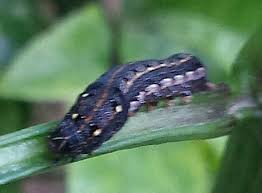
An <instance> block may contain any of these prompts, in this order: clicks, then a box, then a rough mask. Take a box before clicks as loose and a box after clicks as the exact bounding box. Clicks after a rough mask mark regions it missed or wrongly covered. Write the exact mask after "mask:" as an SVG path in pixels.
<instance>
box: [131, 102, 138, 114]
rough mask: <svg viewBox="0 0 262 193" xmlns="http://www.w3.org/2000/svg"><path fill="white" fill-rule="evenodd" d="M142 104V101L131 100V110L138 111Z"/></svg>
mask: <svg viewBox="0 0 262 193" xmlns="http://www.w3.org/2000/svg"><path fill="white" fill-rule="evenodd" d="M139 106H140V103H139V102H138V101H131V102H130V107H129V111H131V112H132V111H136V110H137V109H138V108H139Z"/></svg>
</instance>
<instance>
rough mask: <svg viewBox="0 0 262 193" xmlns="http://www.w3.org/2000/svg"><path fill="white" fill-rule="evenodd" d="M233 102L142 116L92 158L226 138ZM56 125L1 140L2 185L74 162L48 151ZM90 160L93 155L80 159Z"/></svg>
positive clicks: (201, 101) (199, 101) (205, 101)
mask: <svg viewBox="0 0 262 193" xmlns="http://www.w3.org/2000/svg"><path fill="white" fill-rule="evenodd" d="M230 101H231V99H230V98H227V97H226V98H225V97H223V98H222V97H221V96H216V95H214V96H212V95H207V96H205V97H203V98H202V97H196V98H195V100H194V101H193V102H192V103H190V104H187V105H182V106H172V107H170V108H168V109H157V110H154V111H151V112H148V113H138V114H137V115H136V116H135V117H132V118H130V119H129V120H128V122H127V123H126V124H125V126H124V127H123V128H122V129H121V130H120V131H119V132H118V133H117V134H115V135H114V137H113V138H112V139H110V140H109V141H107V142H106V143H104V144H103V145H102V146H101V147H100V148H98V149H97V150H96V151H94V152H93V154H92V157H93V156H98V155H101V154H105V153H110V152H113V151H118V150H121V149H129V148H134V147H139V146H145V145H153V144H161V143H166V142H173V141H182V140H192V139H206V138H213V137H218V136H223V135H226V134H228V132H230V131H231V129H232V126H233V125H232V121H233V120H232V115H230V114H228V113H229V109H231V107H230V108H229V106H228V105H229V103H230ZM199 112H201V113H199ZM55 125H56V123H48V124H44V125H37V126H34V127H32V128H28V129H24V130H21V131H18V132H14V133H11V134H8V135H4V136H1V137H0V155H1V156H0V184H3V183H6V182H9V181H12V180H15V179H19V178H22V177H26V176H30V175H32V174H34V173H38V172H40V171H42V172H43V171H45V170H46V169H48V168H53V167H55V166H57V165H61V164H66V163H68V162H69V161H70V160H68V159H66V158H64V159H62V160H60V161H59V162H55V161H54V158H53V155H52V154H50V152H49V150H48V148H47V141H48V139H47V135H48V133H49V131H50V130H51V129H52V128H54V127H55ZM87 157H90V156H86V155H83V156H79V157H78V158H77V159H78V160H79V159H84V158H87Z"/></svg>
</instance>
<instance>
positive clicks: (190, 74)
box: [185, 71, 195, 81]
mask: <svg viewBox="0 0 262 193" xmlns="http://www.w3.org/2000/svg"><path fill="white" fill-rule="evenodd" d="M194 79H195V77H194V71H188V72H186V75H185V81H190V80H194Z"/></svg>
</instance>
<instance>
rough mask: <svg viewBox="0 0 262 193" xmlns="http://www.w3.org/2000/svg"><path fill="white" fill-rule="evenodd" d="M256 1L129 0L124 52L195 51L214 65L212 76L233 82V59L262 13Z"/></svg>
mask: <svg viewBox="0 0 262 193" xmlns="http://www.w3.org/2000/svg"><path fill="white" fill-rule="evenodd" d="M251 2H253V3H251ZM251 2H248V3H245V2H243V1H241V0H236V1H226V0H222V1H221V2H219V4H218V3H217V2H216V1H214V0H211V1H209V2H206V1H204V0H200V1H198V2H197V3H196V2H194V1H172V0H160V1H154V2H152V1H139V0H135V1H124V11H123V14H124V16H125V20H123V33H122V34H123V35H122V36H123V41H122V50H123V51H122V53H123V58H124V60H125V61H130V60H137V59H138V58H139V59H144V58H165V57H166V56H168V55H171V54H173V53H176V52H190V53H193V54H195V55H197V56H199V57H200V58H201V60H202V61H203V63H204V64H206V65H207V66H208V69H209V78H210V79H212V81H215V82H221V81H223V82H230V81H229V77H228V75H229V73H230V71H231V64H232V63H233V61H234V59H235V58H236V56H237V54H238V52H239V50H240V48H241V47H242V46H243V44H244V42H245V41H246V40H247V39H248V37H249V36H250V34H251V33H252V32H253V31H254V29H255V28H256V27H257V23H260V20H261V18H262V13H261V11H260V10H261V8H262V3H261V2H260V1H257V0H252V1H251ZM240 10H245V11H240Z"/></svg>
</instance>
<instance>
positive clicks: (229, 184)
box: [213, 27, 262, 193]
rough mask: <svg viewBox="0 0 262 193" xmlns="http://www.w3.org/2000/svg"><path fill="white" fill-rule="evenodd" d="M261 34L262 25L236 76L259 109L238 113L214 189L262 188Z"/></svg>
mask: <svg viewBox="0 0 262 193" xmlns="http://www.w3.org/2000/svg"><path fill="white" fill-rule="evenodd" d="M261 35H262V28H261V27H260V28H259V29H258V31H257V32H256V33H254V35H253V36H252V37H251V38H250V40H249V41H248V42H247V43H246V45H245V46H244V47H243V49H242V50H241V52H240V53H239V56H238V57H237V60H236V61H235V63H234V65H233V72H232V80H233V81H234V83H235V88H238V89H236V90H238V91H240V93H241V94H243V95H249V97H250V98H251V100H253V101H254V106H257V109H256V110H250V111H247V112H245V113H244V112H243V113H241V114H240V116H237V118H238V119H237V120H236V128H235V129H234V130H233V132H232V135H231V136H230V138H229V142H228V144H227V150H226V153H225V156H224V159H223V162H222V167H221V171H220V173H219V175H218V179H217V182H216V185H215V187H214V191H213V192H214V193H220V192H223V193H256V192H261V188H262V186H261V184H262V170H261V168H262V156H261V150H262V143H261V142H262V140H261V136H262V132H261V127H262V121H261V120H262V108H261V96H262V90H261V83H262V79H261V77H262V68H261V61H262V57H261V54H260V53H261V49H262V38H261ZM233 81H232V82H233Z"/></svg>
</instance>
